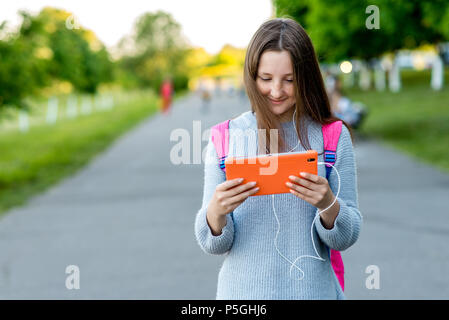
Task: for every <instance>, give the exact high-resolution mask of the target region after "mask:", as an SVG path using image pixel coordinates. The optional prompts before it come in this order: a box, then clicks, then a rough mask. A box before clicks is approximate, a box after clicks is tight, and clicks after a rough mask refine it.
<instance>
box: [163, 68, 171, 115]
mask: <svg viewBox="0 0 449 320" xmlns="http://www.w3.org/2000/svg"><path fill="white" fill-rule="evenodd" d="M160 93H161V98H162V108H161V109H162V113H163V114H165V115H168V113H169V112H170V107H171V103H172V96H173V84H172V81H171V79H170V78H169V77H167V78H165V79H164V81H163V82H162V85H161V92H160Z"/></svg>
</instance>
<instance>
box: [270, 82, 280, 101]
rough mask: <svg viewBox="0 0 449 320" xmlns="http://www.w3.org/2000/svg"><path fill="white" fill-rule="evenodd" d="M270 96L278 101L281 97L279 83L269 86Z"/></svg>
mask: <svg viewBox="0 0 449 320" xmlns="http://www.w3.org/2000/svg"><path fill="white" fill-rule="evenodd" d="M270 95H271V97H272V98H273V99H279V98H281V97H282V85H281V84H280V83H279V82H275V83H273V85H272V86H271V90H270Z"/></svg>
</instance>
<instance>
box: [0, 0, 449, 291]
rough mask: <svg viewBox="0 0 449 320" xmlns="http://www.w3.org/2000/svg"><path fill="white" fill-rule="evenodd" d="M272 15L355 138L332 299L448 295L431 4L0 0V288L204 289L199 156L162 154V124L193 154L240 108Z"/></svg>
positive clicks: (448, 184)
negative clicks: (294, 33)
mask: <svg viewBox="0 0 449 320" xmlns="http://www.w3.org/2000/svg"><path fill="white" fill-rule="evenodd" d="M274 17H290V18H292V19H295V20H296V21H298V22H299V23H300V24H301V25H302V26H303V27H304V28H305V29H306V31H307V32H308V34H309V36H310V37H311V39H312V42H313V44H314V46H315V49H316V52H317V55H318V58H319V62H320V65H321V69H322V74H323V78H324V80H325V84H326V88H327V91H328V94H329V98H330V101H331V105H332V110H333V112H334V114H335V115H336V116H338V117H340V118H341V119H344V120H345V121H346V122H347V123H348V124H350V125H351V126H352V128H353V130H354V134H355V135H354V148H355V152H356V159H357V169H358V187H359V202H360V209H361V212H362V215H363V216H364V226H363V229H362V232H361V236H360V239H359V241H358V242H357V243H356V245H354V246H353V247H351V248H350V249H348V250H347V252H343V253H342V255H343V260H344V262H345V266H346V279H347V280H346V281H347V289H346V293H347V297H348V298H349V299H447V298H449V276H448V275H447V274H446V270H449V265H448V264H449V262H448V261H449V251H448V250H447V248H446V246H444V243H445V242H446V241H447V240H448V238H447V236H448V235H449V223H448V221H449V220H448V214H449V211H448V210H447V205H446V204H445V203H444V200H446V199H447V196H448V194H449V89H448V83H449V67H448V65H449V2H447V1H444V0H434V1H426V2H424V1H417V0H395V1H387V0H378V1H364V0H359V1H357V0H344V1H340V2H338V3H336V2H334V1H329V0H313V1H312V0H302V1H297V0H263V1H262V0H245V1H235V0H229V1H227V2H223V1H215V0H213V1H212V0H209V1H204V0H196V1H190V2H184V1H178V0H171V1H169V0H165V1H152V2H151V3H148V2H142V1H136V0H129V1H127V3H126V4H119V3H108V2H105V1H95V2H90V3H88V2H80V1H70V0H67V1H51V0H39V1H24V0H23V1H15V2H14V3H8V4H7V3H2V4H0V215H1V217H0V239H1V241H0V242H1V243H0V252H1V253H0V298H3V299H10V298H31V299H36V298H37V299H47V298H50V299H72V298H74V299H77V298H83V299H105V298H106V299H108V298H119V299H127V298H132V299H136V298H137V299H140V298H142V299H214V297H215V290H216V281H217V273H218V270H219V267H220V264H221V262H222V259H223V257H220V256H207V255H205V254H204V253H203V252H202V251H201V250H200V248H199V246H198V245H197V244H196V243H195V239H194V229H193V223H194V219H195V214H196V212H197V210H198V209H199V208H200V206H201V200H202V192H203V190H202V187H203V179H204V177H203V164H202V163H201V161H195V159H198V158H197V157H196V156H195V155H192V156H191V155H190V151H189V156H188V157H187V158H188V161H183V162H181V163H174V161H173V158H174V157H173V146H174V145H175V143H174V141H176V139H177V136H176V134H174V132H176V130H178V129H180V128H181V129H183V130H185V132H187V134H188V138H189V141H188V146H189V149H190V150H191V151H192V154H193V153H195V152H197V153H198V152H201V150H203V149H204V148H205V146H206V143H207V137H208V132H207V129H209V128H210V127H211V126H212V125H214V124H216V123H218V122H221V121H224V120H226V119H230V118H233V117H236V116H238V115H239V114H241V113H242V112H245V111H247V110H249V109H250V105H249V101H248V99H247V97H246V93H245V88H244V86H243V83H242V79H243V64H244V58H245V53H246V47H247V45H248V43H249V41H250V39H251V36H252V35H253V34H254V32H255V31H256V30H257V28H258V27H259V26H260V25H261V24H262V23H263V22H264V21H266V20H267V19H270V18H274ZM195 121H198V122H195ZM198 123H199V124H200V126H201V128H200V129H199V132H198V131H196V129H195V126H196V124H198ZM203 131H205V132H203ZM198 134H199V136H198ZM191 138H192V139H191ZM190 139H191V140H190ZM195 139H196V140H195ZM195 141H196V142H198V141H199V144H200V147H201V148H199V149H195V148H196V147H195ZM192 157H193V161H191V158H192ZM192 162H193V163H192ZM273 236H274V235H273ZM180 258H181V259H180ZM68 266H75V267H74V268H68ZM372 266H374V267H372ZM67 268H68V269H67ZM73 270H75V271H73ZM372 270H375V271H374V272H373V271H372ZM373 277H374V278H373ZM375 277H377V278H375ZM74 279H75V280H74ZM373 279H374V280H373ZM376 279H377V280H379V279H380V280H379V281H377V280H376ZM77 281H78V282H77ZM75 283H78V285H80V287H78V288H77V287H76V285H74V284H75ZM74 286H75V287H74Z"/></svg>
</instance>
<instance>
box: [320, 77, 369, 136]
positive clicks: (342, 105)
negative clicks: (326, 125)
mask: <svg viewBox="0 0 449 320" xmlns="http://www.w3.org/2000/svg"><path fill="white" fill-rule="evenodd" d="M325 83H326V89H327V92H328V95H329V103H330V106H331V110H332V113H333V114H334V115H335V116H336V117H338V118H340V119H341V120H344V121H345V122H347V123H348V124H349V125H350V126H351V127H352V128H354V129H357V128H359V127H360V125H361V124H362V122H363V120H364V119H365V117H366V115H367V113H368V112H367V110H366V107H365V106H364V105H363V104H361V103H358V102H352V101H351V100H350V99H349V98H348V97H346V96H344V95H343V91H342V84H341V81H340V79H339V78H338V77H335V76H333V75H331V74H327V77H326V81H325Z"/></svg>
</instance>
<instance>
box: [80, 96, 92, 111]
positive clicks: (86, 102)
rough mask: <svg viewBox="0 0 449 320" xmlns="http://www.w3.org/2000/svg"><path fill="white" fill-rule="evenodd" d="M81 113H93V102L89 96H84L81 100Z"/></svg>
mask: <svg viewBox="0 0 449 320" xmlns="http://www.w3.org/2000/svg"><path fill="white" fill-rule="evenodd" d="M81 113H82V114H85V115H88V114H91V113H92V102H91V100H90V97H89V96H87V97H86V96H84V97H83V98H82V102H81Z"/></svg>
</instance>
